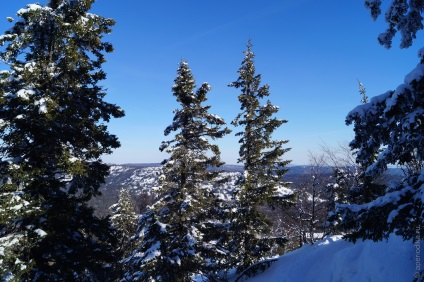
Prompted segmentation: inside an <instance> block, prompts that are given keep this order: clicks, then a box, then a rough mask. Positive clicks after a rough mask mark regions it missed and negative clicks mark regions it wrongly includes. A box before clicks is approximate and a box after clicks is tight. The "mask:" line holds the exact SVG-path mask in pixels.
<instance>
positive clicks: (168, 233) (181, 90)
mask: <svg viewBox="0 0 424 282" xmlns="http://www.w3.org/2000/svg"><path fill="white" fill-rule="evenodd" d="M194 89H195V81H194V78H193V75H192V73H191V70H190V68H189V67H188V64H187V62H185V61H183V62H181V63H180V65H179V68H178V70H177V78H176V79H175V85H174V86H173V88H172V90H173V95H174V96H175V97H176V98H177V102H179V103H180V105H181V108H180V109H177V110H175V111H174V113H175V116H174V120H173V123H172V124H171V125H169V126H168V127H167V128H166V129H165V135H169V134H170V133H171V132H175V135H174V138H173V139H172V140H170V141H165V142H163V143H162V145H161V147H160V150H166V151H167V152H168V153H169V154H170V157H169V158H168V159H166V160H165V161H164V162H163V175H162V176H161V177H160V191H158V193H159V200H158V201H157V202H156V203H155V204H154V206H152V207H151V208H150V209H149V210H148V211H147V212H146V213H145V214H143V215H142V217H141V219H140V223H139V230H138V232H139V234H138V235H137V236H138V237H139V238H140V240H141V244H140V246H139V247H138V248H137V250H136V251H135V252H134V253H133V255H132V256H131V257H130V259H129V264H130V268H131V271H130V272H129V273H128V274H127V276H126V277H127V279H130V280H132V281H150V280H152V281H191V280H192V278H193V275H195V274H208V272H209V271H208V266H209V265H208V264H209V260H213V259H214V258H213V254H211V253H213V252H214V250H213V244H211V243H209V242H207V241H205V239H206V238H207V236H205V231H206V227H205V224H206V222H207V221H211V220H213V218H211V214H212V213H211V209H212V206H213V205H212V201H213V200H214V198H215V196H214V194H213V191H212V190H211V189H210V187H211V186H209V185H207V184H208V183H211V182H212V181H214V180H218V179H217V177H218V176H219V173H220V171H219V170H213V171H210V170H208V168H216V167H219V166H221V165H222V164H223V163H222V162H221V161H220V151H219V148H218V147H217V146H216V145H213V144H211V143H210V140H211V139H212V140H214V139H217V138H222V137H223V136H224V135H226V134H228V133H229V132H230V131H229V130H228V129H227V128H222V127H223V126H224V125H225V122H224V120H223V119H222V118H220V117H218V116H216V115H213V114H210V113H209V109H210V106H203V105H202V104H203V102H205V101H206V100H207V98H206V94H207V93H208V91H209V90H210V86H209V85H208V84H207V83H204V84H202V86H201V87H200V88H198V89H197V91H194ZM211 256H212V257H211Z"/></svg>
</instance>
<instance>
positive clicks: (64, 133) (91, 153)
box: [0, 0, 123, 281]
mask: <svg viewBox="0 0 424 282" xmlns="http://www.w3.org/2000/svg"><path fill="white" fill-rule="evenodd" d="M92 3H93V1H89V0H74V1H58V0H52V1H49V2H48V4H47V5H46V6H40V5H38V4H33V5H29V6H28V9H23V10H21V11H20V12H19V13H18V16H19V17H20V18H21V20H20V21H17V22H16V23H15V24H14V26H13V27H12V28H11V29H10V30H9V31H7V32H6V34H5V35H3V36H1V37H0V45H1V46H4V48H3V50H2V51H1V52H0V58H1V59H2V60H4V62H5V63H6V64H7V65H8V66H9V69H8V70H5V71H2V72H1V77H0V121H1V126H0V138H1V140H2V142H1V144H0V153H1V156H2V159H1V162H0V171H1V179H2V183H3V184H2V185H1V187H0V192H1V194H2V195H3V196H6V195H7V194H8V193H21V194H22V195H23V198H22V199H24V200H25V201H27V202H28V204H27V205H24V208H23V209H22V212H21V213H19V214H16V215H15V216H14V217H10V218H8V219H6V220H5V221H4V222H2V223H1V226H2V230H1V234H0V235H1V236H2V238H3V239H4V238H11V237H9V236H15V235H17V234H19V235H23V236H24V238H25V241H27V242H29V245H27V244H26V247H25V248H23V250H27V251H26V252H20V253H19V252H18V253H17V254H16V255H17V257H18V258H19V260H21V261H23V262H25V265H26V266H27V267H28V268H27V270H28V272H27V273H25V275H24V276H23V277H25V278H23V279H25V280H36V281H46V280H49V281H52V280H63V281H82V280H92V281H96V280H97V279H99V280H102V279H103V278H102V277H101V273H102V272H105V271H107V269H105V267H106V265H107V264H108V263H111V262H113V261H114V257H113V255H112V254H113V252H112V251H113V246H112V244H113V242H114V241H115V239H114V238H113V237H112V235H111V234H112V232H111V228H110V225H109V221H108V219H99V218H96V217H95V216H94V215H93V210H92V209H91V208H89V207H88V206H87V201H88V200H90V199H91V198H92V197H93V196H96V195H99V187H100V185H101V184H102V183H103V182H104V179H105V177H106V176H107V174H108V171H109V167H108V166H107V165H106V164H104V163H102V161H101V159H100V157H101V156H102V155H103V154H108V153H110V152H111V150H112V149H113V148H117V147H119V142H118V140H117V138H116V136H114V135H111V134H109V133H108V131H107V127H106V125H105V124H104V123H105V122H108V121H109V120H110V118H112V117H121V116H123V111H122V110H121V109H120V108H119V107H117V106H115V105H112V104H109V103H106V102H104V101H103V98H104V96H105V94H106V93H105V92H104V90H103V89H102V87H101V86H99V85H98V83H99V82H100V81H101V80H103V79H105V77H106V74H105V73H104V72H103V70H102V69H101V65H102V63H104V62H105V59H104V53H106V52H111V51H112V47H111V45H110V44H109V43H105V42H102V41H101V39H102V36H103V34H105V33H109V32H110V31H111V30H110V27H111V26H112V25H113V24H114V22H113V20H111V19H105V18H102V17H100V16H97V15H93V14H89V13H87V11H88V10H89V9H90V7H91V5H92ZM3 196H2V197H3ZM4 205H5V202H4V201H2V202H1V206H2V208H3V207H4ZM29 211H31V212H29ZM32 211H34V212H32ZM35 215H36V216H35ZM16 222H19V225H17V224H16ZM28 230H29V231H28ZM40 234H41V235H40ZM36 235H37V236H36ZM11 271H12V272H13V273H12V275H18V276H19V273H15V272H14V270H11ZM96 277H97V278H96Z"/></svg>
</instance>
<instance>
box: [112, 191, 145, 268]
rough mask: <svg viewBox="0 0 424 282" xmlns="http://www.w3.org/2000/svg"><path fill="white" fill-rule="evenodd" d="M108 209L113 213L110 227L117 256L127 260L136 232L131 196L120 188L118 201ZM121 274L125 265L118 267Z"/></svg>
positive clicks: (133, 244)
mask: <svg viewBox="0 0 424 282" xmlns="http://www.w3.org/2000/svg"><path fill="white" fill-rule="evenodd" d="M110 209H111V210H112V212H113V215H112V216H111V218H110V219H111V222H112V226H113V227H114V228H115V236H116V238H117V240H118V243H117V249H116V252H117V256H118V257H119V258H120V259H121V260H122V259H125V258H127V257H128V256H129V255H130V254H131V252H132V251H133V249H134V247H135V244H136V241H135V240H133V239H132V237H133V236H134V235H135V233H136V231H137V218H138V216H137V215H136V213H135V211H134V209H135V207H134V204H133V202H132V199H131V194H130V192H129V190H128V188H123V187H121V190H120V192H119V200H118V202H117V203H116V204H114V205H112V206H111V207H110ZM116 268H118V269H119V270H120V272H121V274H124V273H125V269H124V268H125V264H124V265H118V266H117V267H116Z"/></svg>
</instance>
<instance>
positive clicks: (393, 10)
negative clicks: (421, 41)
mask: <svg viewBox="0 0 424 282" xmlns="http://www.w3.org/2000/svg"><path fill="white" fill-rule="evenodd" d="M382 2H383V1H381V0H365V7H367V8H368V9H369V10H370V13H371V16H372V18H373V19H374V20H376V19H377V18H378V17H379V16H380V14H381V5H382ZM423 10H424V2H423V1H416V0H395V1H391V3H390V5H389V6H388V8H387V11H386V13H385V14H384V17H385V20H386V22H387V25H388V27H387V29H386V31H385V32H383V33H381V34H380V35H379V37H378V41H379V42H380V44H381V45H383V46H384V47H386V48H390V47H391V46H392V40H393V38H394V37H395V35H396V33H397V32H399V33H400V34H401V43H400V47H401V48H408V47H409V46H411V45H412V41H413V40H414V39H416V35H417V32H418V31H420V30H421V29H423V27H424V26H423V23H422V21H423V17H422V13H423Z"/></svg>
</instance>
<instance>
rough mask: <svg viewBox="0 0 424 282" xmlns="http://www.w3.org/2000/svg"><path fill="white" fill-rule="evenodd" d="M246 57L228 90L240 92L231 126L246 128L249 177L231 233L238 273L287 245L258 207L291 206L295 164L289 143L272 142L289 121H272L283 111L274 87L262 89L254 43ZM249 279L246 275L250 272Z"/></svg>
mask: <svg viewBox="0 0 424 282" xmlns="http://www.w3.org/2000/svg"><path fill="white" fill-rule="evenodd" d="M244 54H245V57H244V59H243V62H242V64H241V67H240V69H239V70H238V73H239V77H238V79H237V80H236V81H235V82H233V83H231V84H230V85H229V86H230V87H234V88H236V89H240V90H241V93H240V95H239V96H238V99H239V101H240V104H241V107H240V110H241V111H242V112H241V113H239V114H238V115H237V117H236V118H235V119H234V120H233V122H232V124H233V125H235V126H241V127H242V128H243V130H242V131H241V132H238V133H237V134H236V136H240V137H241V138H240V140H239V143H240V151H239V156H240V158H239V159H238V162H239V163H242V164H243V165H244V175H243V177H242V178H241V179H240V181H239V185H240V191H239V193H238V195H237V198H236V203H237V208H236V210H237V212H236V213H234V215H233V216H234V219H233V222H234V224H233V226H232V231H233V232H234V235H233V238H232V242H230V249H232V250H233V252H234V253H235V255H234V257H235V261H234V263H235V266H236V267H237V270H238V272H239V273H241V274H242V275H243V272H245V271H248V272H249V271H250V270H251V269H249V267H250V266H252V265H253V264H255V263H257V262H259V261H260V260H262V259H265V258H267V257H268V256H269V254H270V250H271V248H272V247H273V246H274V245H275V244H282V242H283V241H284V240H281V238H280V240H277V239H276V238H271V237H270V227H271V222H270V221H269V220H268V219H267V217H266V216H265V214H263V213H262V212H260V210H259V207H260V206H263V205H266V204H270V205H276V204H287V203H289V202H291V199H290V198H291V197H292V193H291V192H290V190H289V189H287V188H286V187H287V186H288V183H284V182H282V177H283V175H284V174H285V173H286V172H287V171H288V170H287V169H286V168H285V166H286V165H287V164H289V163H290V161H288V160H283V159H282V156H283V155H284V153H286V152H287V151H289V149H287V148H284V147H283V146H284V144H286V143H287V142H288V141H287V140H273V139H272V134H273V133H274V131H275V130H276V129H277V128H279V127H280V126H281V125H282V124H284V123H286V122H287V121H286V120H281V119H278V118H276V117H273V115H274V114H276V113H277V112H278V110H279V108H278V107H277V106H274V105H272V104H271V102H270V101H269V100H268V101H267V102H266V103H265V104H264V105H261V101H262V99H263V98H265V97H268V96H269V95H270V93H269V86H268V85H266V84H265V85H263V86H260V84H261V75H260V74H256V73H255V64H254V57H255V55H254V53H253V52H252V44H251V42H250V40H249V41H248V43H247V50H246V51H245V52H244ZM246 274H247V272H246Z"/></svg>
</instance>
